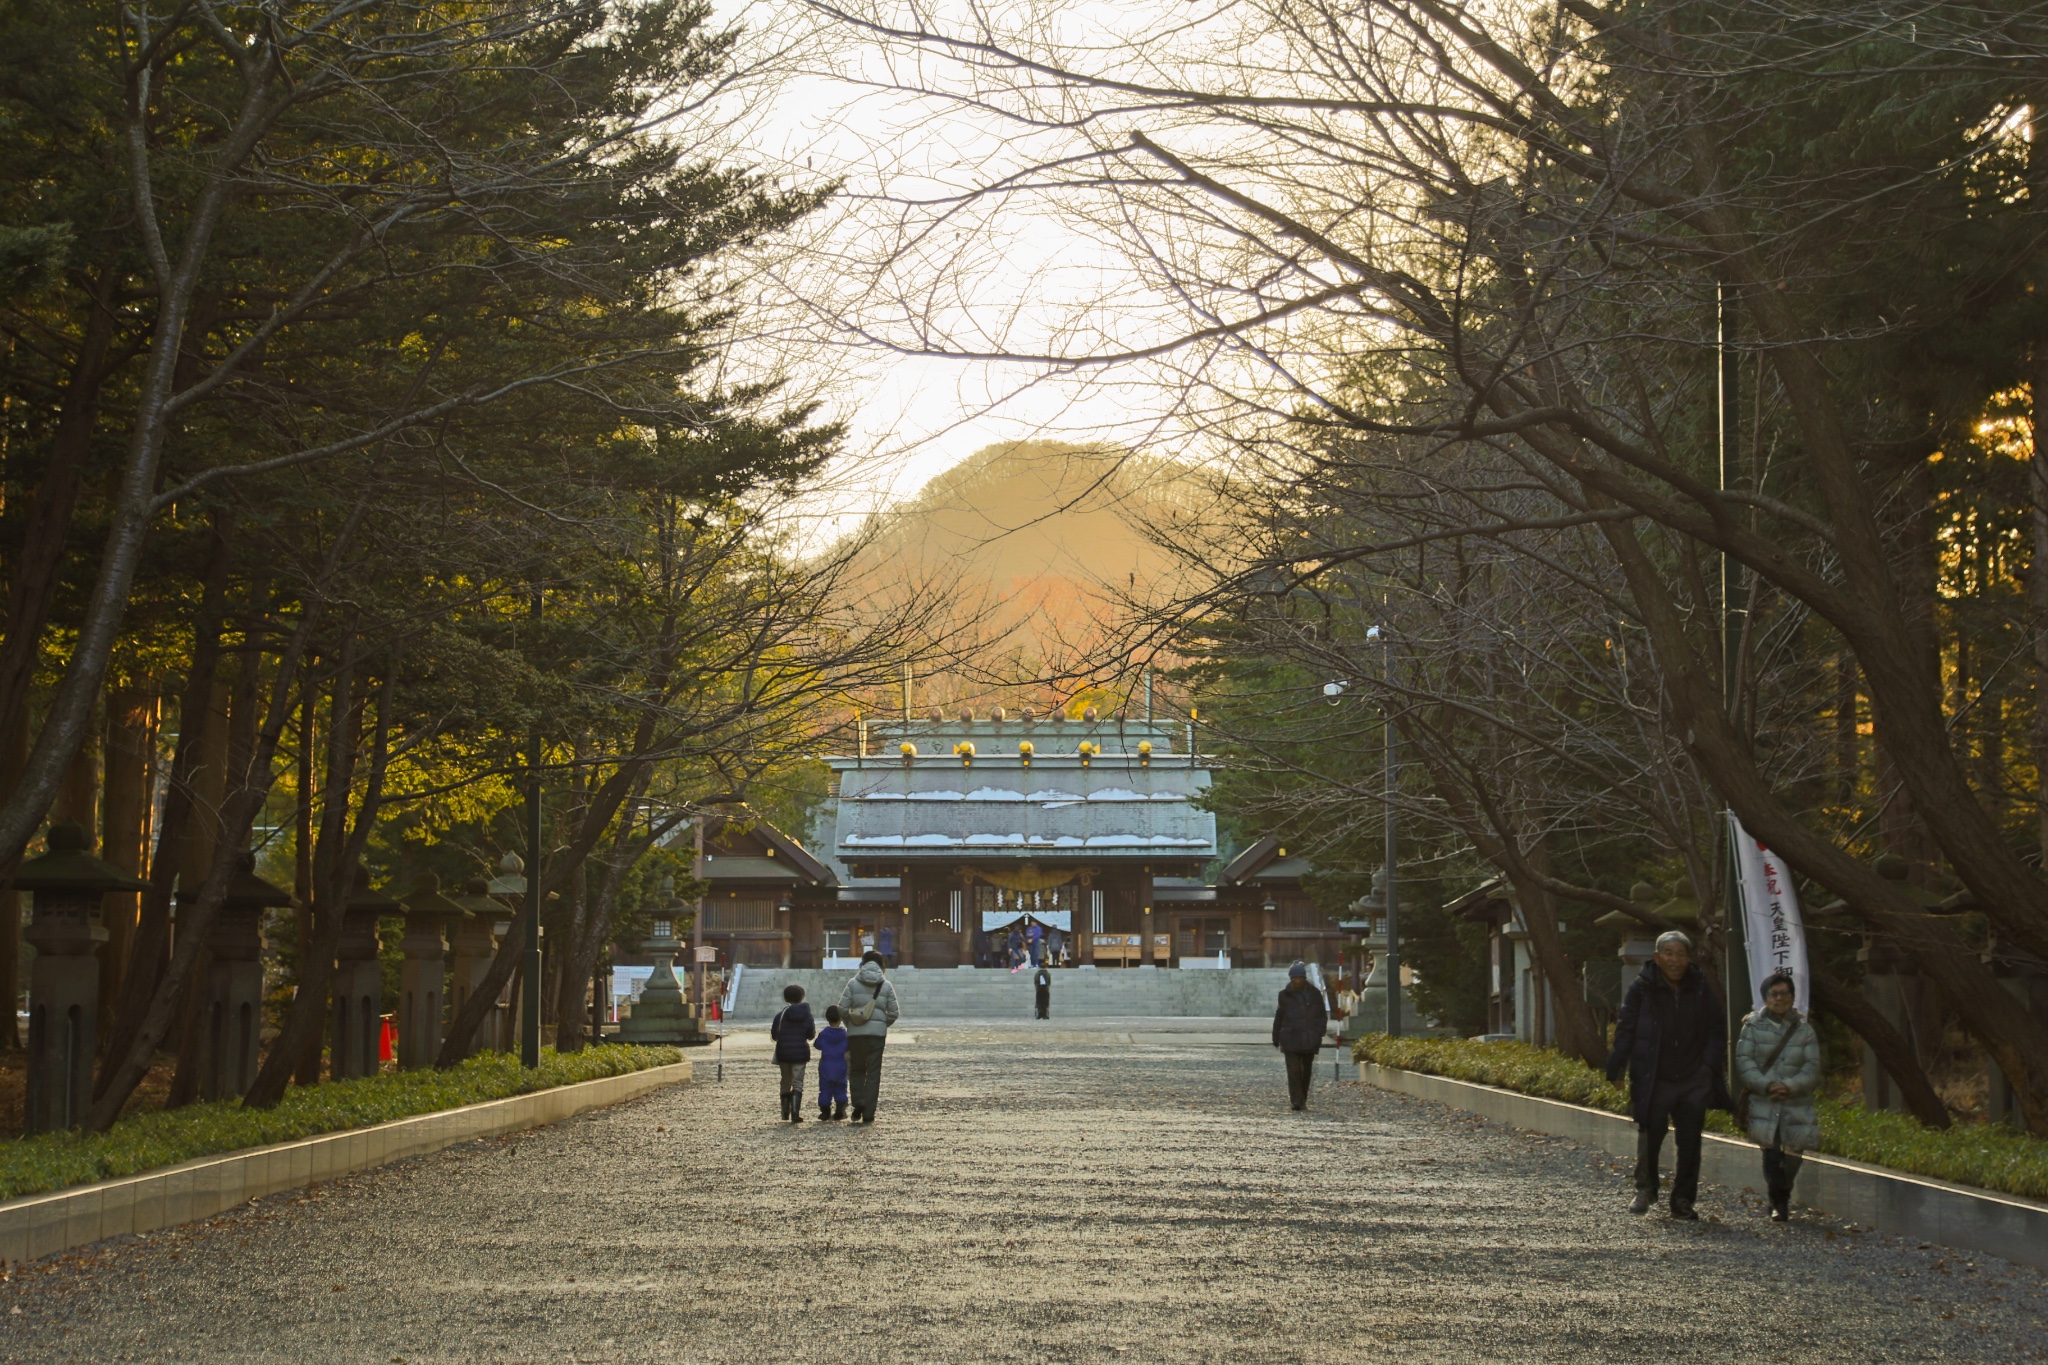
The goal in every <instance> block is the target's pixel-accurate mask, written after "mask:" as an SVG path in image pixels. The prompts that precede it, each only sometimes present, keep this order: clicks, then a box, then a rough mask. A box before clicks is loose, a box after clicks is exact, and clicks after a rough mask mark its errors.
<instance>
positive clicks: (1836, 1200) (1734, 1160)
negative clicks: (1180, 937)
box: [1358, 1062, 2048, 1270]
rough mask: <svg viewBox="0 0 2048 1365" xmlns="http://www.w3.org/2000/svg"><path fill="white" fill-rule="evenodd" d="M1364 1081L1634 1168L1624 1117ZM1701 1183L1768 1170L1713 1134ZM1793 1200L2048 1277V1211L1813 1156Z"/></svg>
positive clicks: (1464, 1086) (1743, 1180) (1392, 1073)
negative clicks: (1622, 1160) (1596, 1152)
mask: <svg viewBox="0 0 2048 1365" xmlns="http://www.w3.org/2000/svg"><path fill="white" fill-rule="evenodd" d="M1358 1075H1359V1079H1360V1080H1362V1081H1365V1082H1366V1083H1367V1084H1369V1085H1375V1086H1378V1087H1379V1088H1380V1089H1382V1090H1392V1091H1396V1092H1398V1093H1400V1094H1403V1095H1413V1096H1415V1097H1416V1098H1417V1099H1424V1100H1434V1101H1436V1102H1437V1103H1439V1104H1448V1105H1451V1106H1453V1107H1455V1108H1458V1109H1469V1110H1471V1111H1473V1112H1474V1113H1477V1114H1483V1115H1484V1116H1485V1117H1487V1118H1489V1119H1493V1120H1495V1121H1497V1122H1500V1123H1506V1124H1511V1125H1513V1126H1514V1127H1517V1128H1527V1129H1530V1130H1531V1131H1533V1132H1538V1133H1547V1134H1549V1135H1551V1136H1553V1137H1562V1138H1569V1139H1571V1140H1572V1141H1573V1142H1578V1143H1582V1144H1584V1145H1585V1146H1588V1147H1597V1148H1599V1149H1600V1150H1601V1151H1604V1152H1606V1153H1608V1154H1609V1155H1610V1156H1617V1157H1624V1158H1626V1159H1628V1160H1630V1161H1633V1160H1634V1159H1635V1154H1636V1126H1635V1124H1634V1123H1633V1122H1631V1121H1630V1120H1629V1119H1627V1118H1625V1117H1623V1116H1622V1115H1620V1114H1610V1113H1608V1112H1606V1111H1605V1110H1602V1109H1588V1108H1586V1107H1585V1106H1583V1105H1577V1104H1567V1103H1566V1102H1564V1101H1563V1100H1551V1099H1544V1098H1542V1097H1541V1096H1537V1095H1523V1094H1518V1093H1516V1092H1515V1091H1512V1090H1502V1089H1500V1088H1498V1087H1496V1086H1491V1085H1480V1084H1478V1083H1476V1082H1473V1081H1457V1080H1452V1079H1451V1078H1450V1077H1448V1076H1431V1075H1428V1074H1426V1073H1424V1072H1420V1071H1400V1070H1396V1069H1393V1068H1391V1067H1383V1066H1380V1065H1378V1064H1377V1063H1374V1062H1361V1063H1360V1064H1359V1067H1358ZM1700 1176H1701V1178H1702V1179H1705V1180H1711V1181H1713V1182H1714V1183H1715V1184H1717V1185H1727V1186H1730V1187H1732V1188H1735V1189H1743V1188H1745V1187H1746V1188H1750V1189H1761V1187H1762V1185H1763V1165H1762V1162H1761V1159H1760V1157H1759V1155H1758V1152H1757V1148H1756V1144H1755V1143H1752V1142H1745V1141H1742V1140H1741V1139H1739V1138H1732V1137H1724V1136H1723V1135H1721V1134H1719V1133H1708V1134H1707V1135H1706V1142H1705V1144H1704V1148H1703V1150H1702V1152H1701V1154H1700ZM1793 1197H1794V1198H1795V1199H1796V1200H1797V1201H1798V1202H1799V1203H1801V1204H1803V1205H1806V1206H1807V1207H1809V1208H1815V1209H1820V1210H1822V1211H1824V1212H1826V1213H1830V1214H1833V1215H1834V1216H1836V1217H1838V1218H1846V1219H1848V1220H1849V1221H1851V1222H1854V1223H1859V1224H1862V1225H1863V1226H1865V1227H1873V1228H1879V1229H1881V1230H1883V1231H1885V1232H1891V1233H1897V1234H1898V1235H1900V1236H1902V1237H1915V1238H1919V1239H1920V1240H1922V1241H1927V1242H1938V1243H1940V1244H1941V1245H1943V1246H1951V1247H1956V1248H1958V1249H1961V1250H1966V1251H1980V1252H1984V1253H1986V1254H1988V1255H1992V1256H2002V1257H2004V1258H2005V1259H2006V1260H2008V1261H2014V1262H2017V1263H2018V1264H2020V1265H2030V1266H2034V1267H2035V1268H2037V1269H2043V1270H2048V1204H2044V1203H2041V1202H2038V1201H2036V1200H2032V1199H2023V1198H2021V1197H2020V1196H2018V1195H2011V1194H1997V1193H1993V1192H1991V1191H1987V1190H1979V1189H1973V1188H1971V1187H1970V1186H1968V1185H1953V1184H1950V1183H1949V1182H1947V1181H1945V1180H1933V1179H1930V1178H1928V1177H1926V1176H1918V1175H1907V1174H1904V1173H1902V1172H1899V1171H1894V1170H1890V1169H1888V1168H1886V1167H1883V1166H1871V1165H1866V1164H1865V1163H1863V1162H1861V1161H1849V1160H1845V1159H1844V1158H1842V1157H1836V1156H1819V1155H1814V1154H1809V1155H1808V1156H1807V1158H1806V1163H1805V1166H1804V1167H1803V1168H1802V1169H1801V1170H1800V1172H1799V1184H1798V1187H1797V1190H1796V1191H1795V1193H1794V1196H1793Z"/></svg>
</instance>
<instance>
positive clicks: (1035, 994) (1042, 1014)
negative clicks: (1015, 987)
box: [1031, 966, 1052, 1019]
mask: <svg viewBox="0 0 2048 1365" xmlns="http://www.w3.org/2000/svg"><path fill="white" fill-rule="evenodd" d="M1031 996H1032V1000H1031V1003H1032V1007H1033V1008H1034V1009H1035V1010H1036V1011H1037V1014H1038V1017H1039V1018H1040V1019H1050V1018H1052V972H1051V971H1050V970H1048V969H1047V968H1045V967H1042V966H1041V967H1040V968H1039V969H1038V975H1036V976H1034V977H1032V978H1031Z"/></svg>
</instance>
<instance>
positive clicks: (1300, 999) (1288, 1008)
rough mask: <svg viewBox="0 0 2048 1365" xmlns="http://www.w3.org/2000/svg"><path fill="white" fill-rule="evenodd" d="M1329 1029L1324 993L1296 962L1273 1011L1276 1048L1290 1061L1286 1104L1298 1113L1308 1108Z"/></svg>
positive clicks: (1301, 965) (1328, 1013)
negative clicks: (1318, 1056) (1311, 1081)
mask: <svg viewBox="0 0 2048 1365" xmlns="http://www.w3.org/2000/svg"><path fill="white" fill-rule="evenodd" d="M1329 1027H1330V1010H1329V1006H1327V1005H1325V1004H1324V1003H1323V993H1322V992H1321V991H1319V990H1317V989H1316V988H1315V987H1314V986H1311V985H1310V984H1309V982H1308V964H1307V963H1305V962H1297V963H1295V964H1294V965H1293V966H1291V967H1289V968H1288V969H1287V984H1286V985H1285V986H1283V987H1282V988H1281V990H1280V1006H1279V1008H1278V1009H1276V1010H1274V1011H1273V1046H1274V1047H1277V1048H1279V1049H1280V1055H1281V1056H1283V1057H1285V1058H1286V1059H1287V1102H1288V1103H1289V1104H1291V1105H1293V1106H1294V1108H1295V1109H1296V1110H1297V1111H1299V1110H1302V1109H1306V1108H1308V1080H1309V1077H1310V1076H1311V1075H1312V1074H1314V1072H1315V1067H1316V1054H1317V1053H1318V1052H1320V1051H1322V1049H1323V1034H1324V1033H1325V1032H1326V1031H1327V1030H1328V1029H1329Z"/></svg>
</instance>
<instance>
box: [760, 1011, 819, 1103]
mask: <svg viewBox="0 0 2048 1365" xmlns="http://www.w3.org/2000/svg"><path fill="white" fill-rule="evenodd" d="M782 998H783V1000H784V1001H786V1002H787V1003H786V1004H784V1005H783V1007H782V1012H781V1013H779V1014H777V1015H776V1016H775V1018H774V1019H773V1020H772V1021H771V1022H770V1023H769V1025H768V1036H769V1037H770V1038H773V1039H774V1040H775V1064H776V1065H777V1066H778V1067H780V1068H781V1069H782V1117H783V1118H785V1119H787V1120H788V1121H789V1122H791V1123H802V1122H803V1121H804V1068H805V1067H806V1066H809V1065H810V1061H811V1039H812V1037H814V1036H815V1035H816V1034H817V1032H818V1024H817V1021H816V1020H814V1019H812V1018H811V1007H810V1006H809V1005H806V1004H805V1003H804V988H803V987H802V986H784V987H783V988H782Z"/></svg>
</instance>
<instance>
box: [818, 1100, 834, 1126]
mask: <svg viewBox="0 0 2048 1365" xmlns="http://www.w3.org/2000/svg"><path fill="white" fill-rule="evenodd" d="M831 1121H832V1106H831V1105H829V1104H821V1105H819V1106H818V1122H820V1123H830V1122H831Z"/></svg>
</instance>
